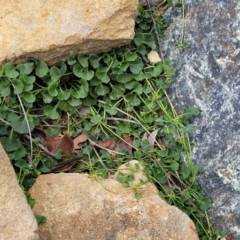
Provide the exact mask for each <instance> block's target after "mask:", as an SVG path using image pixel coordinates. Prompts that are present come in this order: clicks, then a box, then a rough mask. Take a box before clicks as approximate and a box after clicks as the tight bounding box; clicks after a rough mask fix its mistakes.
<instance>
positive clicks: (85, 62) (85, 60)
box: [78, 55, 88, 68]
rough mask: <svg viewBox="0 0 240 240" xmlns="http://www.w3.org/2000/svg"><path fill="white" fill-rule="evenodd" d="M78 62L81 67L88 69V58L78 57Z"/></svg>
mask: <svg viewBox="0 0 240 240" xmlns="http://www.w3.org/2000/svg"><path fill="white" fill-rule="evenodd" d="M78 62H79V63H80V64H81V65H82V67H84V68H87V67H88V57H87V56H84V55H78Z"/></svg>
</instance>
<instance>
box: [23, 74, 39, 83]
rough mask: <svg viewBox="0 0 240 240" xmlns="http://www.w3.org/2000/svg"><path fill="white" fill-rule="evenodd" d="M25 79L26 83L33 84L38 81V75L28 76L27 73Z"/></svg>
mask: <svg viewBox="0 0 240 240" xmlns="http://www.w3.org/2000/svg"><path fill="white" fill-rule="evenodd" d="M23 81H24V82H25V83H26V84H31V83H34V82H35V81H36V77H35V76H28V75H26V74H24V75H23Z"/></svg>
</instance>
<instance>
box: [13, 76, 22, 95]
mask: <svg viewBox="0 0 240 240" xmlns="http://www.w3.org/2000/svg"><path fill="white" fill-rule="evenodd" d="M12 83H13V85H14V93H15V94H20V93H21V92H22V91H23V87H24V86H23V83H22V82H21V81H20V80H18V79H13V80H12Z"/></svg>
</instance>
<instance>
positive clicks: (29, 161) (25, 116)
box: [8, 78, 33, 168]
mask: <svg viewBox="0 0 240 240" xmlns="http://www.w3.org/2000/svg"><path fill="white" fill-rule="evenodd" d="M8 79H9V81H10V82H11V84H12V86H13V88H14V89H15V86H14V84H13V82H12V81H11V79H10V78H8ZM16 95H17V98H18V101H19V103H20V105H21V108H22V111H23V114H24V118H25V120H26V124H27V128H28V133H29V136H30V158H29V159H28V165H29V168H32V162H33V144H32V134H31V128H30V125H29V122H28V119H27V113H26V111H25V108H24V106H23V103H22V99H21V98H20V96H19V94H16Z"/></svg>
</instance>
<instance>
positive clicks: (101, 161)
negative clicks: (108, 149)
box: [93, 146, 111, 171]
mask: <svg viewBox="0 0 240 240" xmlns="http://www.w3.org/2000/svg"><path fill="white" fill-rule="evenodd" d="M93 150H94V152H95V154H96V155H97V157H98V160H99V162H100V163H101V164H102V165H103V167H105V168H106V170H108V171H111V170H110V169H108V168H107V167H106V166H105V164H104V163H103V160H102V159H101V157H100V156H99V154H98V152H97V150H96V149H95V147H94V146H93Z"/></svg>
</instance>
